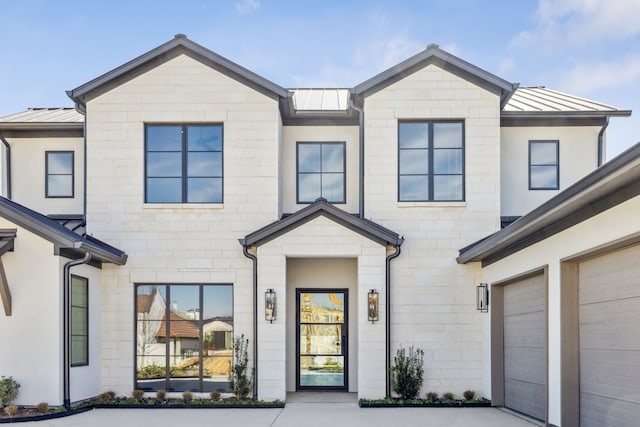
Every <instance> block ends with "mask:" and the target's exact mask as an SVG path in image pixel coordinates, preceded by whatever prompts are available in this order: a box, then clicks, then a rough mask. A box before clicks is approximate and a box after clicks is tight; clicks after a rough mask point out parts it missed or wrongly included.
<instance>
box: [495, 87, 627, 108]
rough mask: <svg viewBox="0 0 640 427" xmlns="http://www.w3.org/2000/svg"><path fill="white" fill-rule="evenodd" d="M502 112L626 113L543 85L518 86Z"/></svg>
mask: <svg viewBox="0 0 640 427" xmlns="http://www.w3.org/2000/svg"><path fill="white" fill-rule="evenodd" d="M503 112H514V113H518V112H522V113H532V112H558V113H568V112H595V113H607V114H610V113H620V114H626V113H628V112H627V111H625V110H621V109H619V108H617V107H614V106H612V105H608V104H603V103H600V102H596V101H591V100H588V99H585V98H580V97H578V96H574V95H569V94H566V93H563V92H559V91H556V90H552V89H547V88H546V87H543V86H538V87H520V88H518V89H517V90H516V91H515V93H514V94H513V95H512V96H511V99H509V102H507V104H506V105H505V106H504V109H503Z"/></svg>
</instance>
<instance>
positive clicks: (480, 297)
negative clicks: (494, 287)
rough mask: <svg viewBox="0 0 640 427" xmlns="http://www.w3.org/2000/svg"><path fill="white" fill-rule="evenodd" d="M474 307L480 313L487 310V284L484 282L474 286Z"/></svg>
mask: <svg viewBox="0 0 640 427" xmlns="http://www.w3.org/2000/svg"><path fill="white" fill-rule="evenodd" d="M476 309H477V310H478V311H481V312H482V313H487V312H488V311H489V286H488V285H487V284H486V283H480V284H479V285H478V286H477V287H476Z"/></svg>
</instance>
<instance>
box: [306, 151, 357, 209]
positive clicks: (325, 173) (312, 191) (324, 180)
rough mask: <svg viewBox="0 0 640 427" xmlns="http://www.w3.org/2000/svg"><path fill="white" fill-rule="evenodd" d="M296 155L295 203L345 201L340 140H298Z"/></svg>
mask: <svg viewBox="0 0 640 427" xmlns="http://www.w3.org/2000/svg"><path fill="white" fill-rule="evenodd" d="M297 157H298V159H297V168H298V179H297V189H298V197H297V199H298V203H312V202H313V201H314V200H316V199H317V198H318V197H324V198H325V199H327V201H329V202H331V203H345V193H346V190H345V169H346V166H345V161H346V159H345V143H344V142H299V143H298V146H297Z"/></svg>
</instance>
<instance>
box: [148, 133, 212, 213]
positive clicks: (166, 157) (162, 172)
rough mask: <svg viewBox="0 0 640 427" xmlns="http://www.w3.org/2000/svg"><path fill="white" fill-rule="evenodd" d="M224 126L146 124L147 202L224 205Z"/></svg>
mask: <svg viewBox="0 0 640 427" xmlns="http://www.w3.org/2000/svg"><path fill="white" fill-rule="evenodd" d="M222 146H223V141H222V125H150V124H149V125H146V127H145V202H146V203H222V199H223V197H222V196H223V190H222V189H223V161H222Z"/></svg>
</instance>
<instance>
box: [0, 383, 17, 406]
mask: <svg viewBox="0 0 640 427" xmlns="http://www.w3.org/2000/svg"><path fill="white" fill-rule="evenodd" d="M19 389H20V384H18V382H17V381H16V380H14V379H13V378H12V377H5V376H2V378H1V379H0V408H3V407H5V406H9V405H11V404H12V403H13V401H14V400H16V397H18V390H19Z"/></svg>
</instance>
